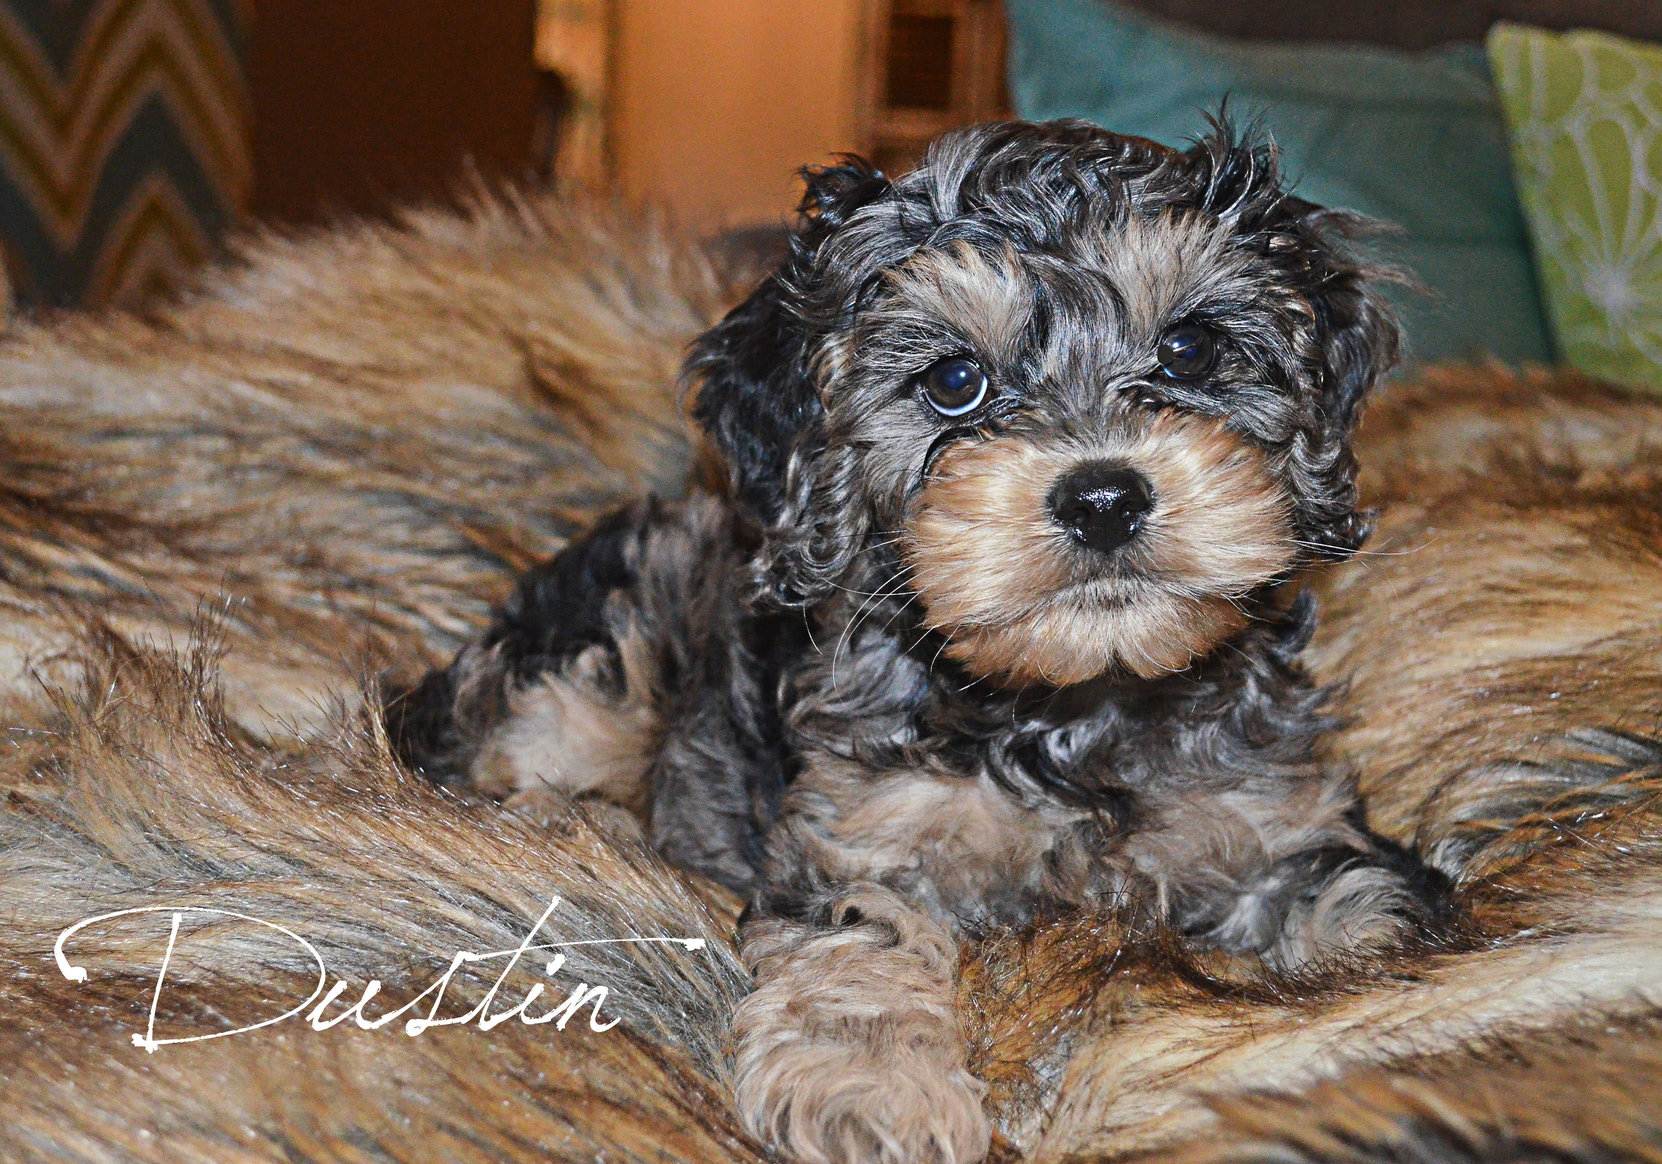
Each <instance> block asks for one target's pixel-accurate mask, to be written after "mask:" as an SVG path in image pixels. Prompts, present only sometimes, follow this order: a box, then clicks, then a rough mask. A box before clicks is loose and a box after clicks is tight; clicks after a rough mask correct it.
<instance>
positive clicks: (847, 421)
mask: <svg viewBox="0 0 1662 1164" xmlns="http://www.w3.org/2000/svg"><path fill="white" fill-rule="evenodd" d="M1354 225H1355V223H1354V222H1353V220H1352V219H1351V218H1349V217H1348V216H1346V215H1344V214H1342V213H1338V212H1334V211H1328V210H1323V209H1321V208H1318V207H1315V206H1312V205H1310V204H1308V203H1305V202H1302V201H1300V200H1298V199H1295V198H1292V197H1290V196H1289V195H1288V194H1287V193H1286V191H1285V190H1283V189H1282V187H1281V184H1280V181H1279V176H1278V174H1277V171H1276V166H1275V159H1274V155H1273V152H1272V151H1271V150H1269V149H1267V148H1266V147H1263V146H1261V145H1255V144H1252V143H1250V142H1248V143H1241V142H1238V141H1236V140H1235V139H1234V137H1233V135H1232V133H1231V132H1230V130H1229V129H1228V128H1227V127H1226V126H1220V127H1219V128H1218V129H1217V131H1216V133H1215V134H1214V135H1213V136H1212V137H1210V138H1208V139H1206V140H1204V141H1202V142H1200V143H1198V144H1197V145H1196V146H1195V147H1194V148H1192V149H1190V150H1188V151H1187V152H1178V151H1173V150H1169V149H1166V148H1164V147H1161V146H1157V145H1155V144H1154V143H1151V142H1148V141H1146V140H1143V139H1138V138H1128V137H1122V136H1117V135H1113V134H1110V133H1107V132H1105V131H1102V130H1099V129H1096V128H1094V127H1091V126H1088V125H1086V124H1084V123H1077V122H1054V123H1047V124H1043V125H1029V124H1007V125H1001V126H991V127H981V128H976V129H973V130H969V131H963V132H959V133H955V134H952V135H949V136H947V137H945V138H942V139H941V140H939V141H938V142H937V143H936V144H935V146H934V147H932V149H931V151H930V153H929V155H928V157H927V158H926V160H925V162H924V164H923V165H922V167H921V168H920V169H919V170H917V171H916V172H914V173H912V174H910V175H907V176H906V177H903V178H901V179H899V180H897V181H893V182H891V181H889V180H888V179H886V178H884V177H883V176H882V175H880V174H878V173H876V172H875V171H873V170H871V169H870V168H869V167H867V166H865V165H864V164H863V163H861V162H859V161H857V160H849V161H847V162H846V163H845V164H843V165H839V166H836V167H833V168H830V169H825V170H820V171H815V172H813V173H812V174H811V175H810V183H809V191H808V195H807V200H806V202H805V204H804V215H803V220H802V223H801V226H800V228H799V230H798V231H797V233H796V236H795V238H794V240H793V251H792V255H791V257H790V258H789V259H788V260H787V262H786V263H785V264H784V266H783V267H781V268H780V269H779V270H778V271H777V272H775V273H774V274H773V275H772V276H771V277H770V278H768V279H767V280H766V281H765V282H764V283H763V284H762V286H761V287H760V288H759V289H758V290H757V291H756V292H755V293H754V294H753V295H752V296H751V297H750V298H749V299H748V300H747V301H746V302H745V303H744V304H742V305H741V306H740V307H738V308H737V309H735V310H734V311H733V312H732V313H731V314H730V315H729V316H728V317H727V318H726V319H725V320H724V321H723V322H722V323H721V324H720V325H719V326H718V327H716V328H714V329H713V330H712V331H710V332H709V333H708V334H707V335H706V336H705V337H704V338H703V339H702V340H701V341H700V342H699V344H698V345H697V347H696V348H695V350H694V352H693V355H692V357H691V360H690V361H689V364H688V376H689V378H690V380H691V381H692V382H693V383H694V384H695V385H696V388H697V400H696V407H695V415H696V416H697V418H698V419H699V421H700V422H701V423H702V424H703V426H704V428H705V430H706V431H707V432H708V434H709V435H710V437H711V438H712V440H713V442H714V443H715V445H716V446H717V448H718V449H719V450H720V451H721V453H722V454H723V455H724V457H725V460H726V463H727V467H728V469H729V473H730V487H731V488H730V493H729V495H728V498H721V497H716V496H712V495H695V496H694V497H692V498H690V499H689V500H688V501H686V502H685V503H683V504H681V505H677V506H665V505H660V504H657V503H653V502H648V503H645V504H642V505H638V506H635V507H633V508H631V509H628V510H625V511H623V512H620V513H619V514H617V515H615V516H614V517H613V518H611V519H609V520H608V521H606V522H605V523H603V524H602V525H601V526H599V527H598V528H597V529H596V530H595V531H593V532H592V533H591V534H590V535H589V536H588V537H587V538H586V539H584V540H583V541H582V542H581V543H579V544H577V545H576V546H573V547H572V548H570V549H568V550H567V551H565V552H564V553H562V554H561V555H560V556H558V557H557V558H555V559H554V560H553V561H551V562H549V563H547V564H546V565H544V566H542V567H540V568H538V569H537V570H535V571H533V572H532V573H531V574H529V575H528V576H527V577H526V578H525V579H524V580H523V581H522V583H521V586H520V588H519V590H518V592H517V594H516V595H515V597H514V598H513V599H512V600H511V601H510V602H509V604H508V605H507V606H506V608H505V609H504V610H503V611H502V613H501V614H500V615H499V617H498V618H497V620H496V622H495V624H494V625H493V627H492V629H491V630H490V632H489V633H488V634H487V635H486V637H485V639H484V640H483V641H482V642H481V643H480V644H479V645H477V646H475V647H472V648H469V649H468V650H467V651H465V652H463V654H462V655H461V656H460V657H459V658H458V659H457V661H456V663H455V664H454V665H453V666H452V667H451V668H450V669H448V670H447V671H444V672H436V673H434V674H433V675H431V676H430V677H429V678H428V680H427V681H425V682H424V683H423V685H422V686H421V687H420V688H418V689H417V690H415V691H413V692H410V693H407V694H406V695H404V696H402V697H400V698H398V699H395V700H394V701H393V702H392V704H391V706H390V708H389V715H390V728H391V731H392V734H393V735H394V737H395V738H396V739H397V740H398V741H399V744H400V746H401V747H402V749H403V751H404V754H405V755H406V756H407V757H408V759H409V760H410V762H411V763H412V764H413V765H414V766H416V767H417V768H419V769H421V770H424V771H425V772H426V773H427V774H428V775H429V776H431V777H432V778H434V779H436V780H439V781H441V782H449V783H458V784H463V785H471V786H474V787H477V788H480V789H483V790H487V791H491V792H494V793H496V794H498V795H509V796H520V797H525V796H528V795H532V794H535V793H536V792H537V791H538V790H539V789H547V788H552V789H556V790H559V791H561V792H566V793H570V794H573V795H578V796H588V797H594V798H601V799H608V800H611V801H612V802H614V803H616V804H619V805H622V806H624V807H629V808H635V809H637V810H638V809H643V808H644V809H645V813H646V821H647V827H648V828H649V830H650V836H651V839H652V841H653V843H654V844H655V845H656V846H657V848H658V849H659V851H660V852H662V853H663V854H664V855H665V856H667V857H669V858H670V859H671V860H673V861H675V862H676V863H678V864H680V865H682V866H683V867H686V868H689V869H692V870H695V871H697V872H700V873H703V874H705V875H707V876H709V877H712V878H714V879H715V880H717V881H719V882H721V883H722V884H724V885H726V886H728V887H729V888H732V889H734V890H735V891H738V892H741V893H743V894H746V895H747V896H748V898H749V901H750V909H749V911H748V916H747V919H746V922H745V924H744V927H743V948H744V952H745V959H746V962H747V964H748V965H749V966H750V968H751V970H752V972H753V973H754V974H755V976H756V984H757V988H756V991H755V993H754V994H752V995H751V996H750V997H749V998H748V999H747V1000H746V1001H745V1002H744V1003H742V1004H741V1005H740V1007H739V1008H738V1010H737V1012H736V1013H735V1016H734V1033H735V1037H736V1047H737V1050H736V1064H735V1072H736V1075H735V1091H736V1099H737V1102H738V1105H739V1108H740V1111H741V1113H742V1114H743V1116H744V1118H745V1120H746V1122H747V1124H748V1126H749V1127H750V1128H751V1130H752V1131H753V1132H755V1133H756V1134H758V1135H761V1136H763V1137H764V1138H766V1139H768V1140H770V1141H771V1142H773V1143H775V1144H777V1145H779V1146H780V1147H782V1148H784V1149H785V1150H786V1151H788V1152H789V1153H791V1154H792V1155H793V1156H795V1157H797V1158H799V1159H802V1160H805V1161H811V1162H816V1164H817V1162H820V1161H827V1160H837V1161H860V1160H871V1161H878V1160H881V1161H896V1162H898V1161H914V1160H926V1161H927V1160H938V1161H943V1162H947V1164H952V1162H958V1164H964V1162H968V1161H973V1160H977V1159H979V1158H981V1157H982V1156H983V1155H985V1153H986V1152H987V1150H988V1146H989V1142H990V1141H989V1136H990V1126H989V1123H988V1120H987V1118H986V1116H985V1114H984V1112H983V1107H982V1090H983V1089H982V1084H981V1083H980V1082H979V1081H978V1080H976V1079H975V1078H974V1077H973V1076H972V1075H971V1074H970V1073H969V1072H968V1071H967V1069H966V1068H967V1048H966V1044H965V1042H964V1040H963V1036H962V1033H961V1030H960V1027H959V1020H958V1018H957V1016H956V1013H955V1011H954V1009H953V998H954V986H953V977H954V970H955V950H956V946H955V941H956V938H957V937H958V936H959V935H960V934H962V933H963V932H965V930H966V929H967V928H973V927H979V926H987V925H1012V924H1018V923H1021V922H1024V921H1026V920H1028V919H1029V918H1031V917H1033V916H1035V914H1037V913H1039V912H1042V911H1049V910H1054V909H1058V908H1064V909H1072V908H1080V907H1091V906H1101V905H1103V904H1105V903H1110V904H1113V905H1114V906H1116V907H1117V908H1118V909H1119V910H1120V911H1121V913H1122V916H1124V917H1126V918H1129V919H1131V921H1132V923H1133V924H1145V923H1148V922H1155V923H1159V924H1161V925H1166V926H1170V927H1172V928H1173V929H1174V930H1176V931H1177V932H1179V933H1181V934H1182V935H1184V936H1185V937H1186V938H1187V939H1189V940H1190V941H1191V942H1193V943H1194V944H1195V945H1197V946H1199V947H1203V948H1213V949H1219V950H1223V951H1229V952H1234V953H1245V954H1255V955H1258V956H1260V957H1261V958H1262V959H1263V962H1264V964H1265V965H1267V966H1268V967H1270V968H1272V969H1276V970H1281V971H1289V970H1295V969H1303V968H1308V967H1310V966H1311V965H1312V964H1315V963H1321V962H1329V961H1332V960H1335V959H1339V958H1343V957H1346V956H1350V955H1354V954H1356V953H1357V952H1359V951H1364V950H1370V949H1376V948H1378V947H1380V946H1382V945H1385V944H1388V943H1389V942H1391V941H1392V940H1394V939H1396V938H1398V937H1399V936H1400V935H1401V933H1402V932H1403V925H1404V922H1405V921H1407V920H1410V919H1414V918H1425V917H1427V916H1429V915H1430V914H1432V913H1434V912H1435V911H1436V908H1437V906H1436V904H1435V900H1434V899H1435V886H1434V878H1433V876H1432V875H1430V874H1429V873H1428V872H1427V871H1425V870H1423V869H1421V868H1420V867H1419V866H1418V865H1417V863H1416V862H1415V861H1414V860H1413V859H1412V858H1411V857H1410V856H1409V855H1408V854H1407V853H1406V851H1404V850H1402V849H1399V848H1397V847H1396V846H1394V845H1392V844H1391V843H1389V842H1387V841H1385V840H1383V839H1381V838H1379V837H1377V836H1375V835H1373V834H1372V833H1370V832H1369V831H1368V830H1367V829H1366V828H1365V827H1364V825H1363V823H1362V821H1361V814H1360V809H1359V805H1358V801H1357V799H1356V795H1355V791H1354V786H1353V783H1352V780H1351V777H1350V775H1349V774H1348V772H1347V771H1346V770H1345V769H1344V768H1343V767H1342V766H1338V765H1334V764H1331V763H1327V762H1324V760H1323V757H1322V756H1321V755H1320V754H1319V749H1320V742H1321V738H1322V735H1323V733H1324V731H1325V730H1326V729H1327V728H1328V726H1329V721H1328V719H1327V718H1326V716H1325V714H1324V712H1323V709H1322V703H1323V695H1322V693H1321V692H1320V691H1319V690H1318V689H1317V688H1316V687H1315V686H1314V685H1313V684H1312V683H1311V682H1310V681H1309V679H1308V678H1307V677H1306V675H1305V674H1304V672H1303V671H1302V670H1301V668H1300V666H1299V663H1298V656H1299V653H1300V651H1301V650H1302V649H1303V647H1304V646H1305V644H1306V643H1307V642H1308V640H1309V637H1310V635H1311V633H1312V632H1313V629H1314V611H1313V606H1312V604H1311V603H1310V602H1308V601H1307V600H1306V599H1305V598H1303V597H1300V595H1299V591H1300V584H1299V581H1298V579H1299V576H1300V571H1301V570H1302V568H1304V567H1306V566H1309V565H1310V564H1312V563H1315V562H1319V561H1332V560H1339V559H1343V558H1345V557H1346V556H1348V555H1350V554H1351V553H1352V552H1354V551H1355V550H1356V549H1357V548H1358V547H1359V546H1360V544H1361V542H1362V540H1363V538H1364V537H1365V535H1366V532H1367V521H1366V519H1365V517H1364V516H1363V515H1362V514H1361V513H1360V512H1359V511H1358V508H1357V492H1356V483H1355V477H1356V467H1355V461H1354V459H1353V457H1352V453H1351V429H1352V425H1353V422H1354V420H1355V417H1356V414H1357V408H1358V405H1359V404H1360V402H1361V400H1362V398H1363V396H1364V394H1365V393H1366V392H1367V390H1368V389H1369V388H1370V387H1371V385H1372V384H1373V382H1374V381H1375V379H1376V378H1377V377H1378V376H1379V375H1380V374H1381V372H1382V371H1383V370H1384V369H1386V368H1387V367H1389V366H1390V364H1391V363H1392V361H1393V359H1394V356H1395V352H1396V345H1397V335H1396V329H1395V326H1394V324H1393V323H1392V321H1391V319H1390V317H1389V315H1388V313H1387V312H1386V310H1385V309H1384V308H1383V307H1382V305H1381V303H1380V301H1379V300H1378V299H1377V298H1376V295H1375V290H1374V283H1375V282H1376V281H1377V279H1378V277H1379V276H1380V273H1379V272H1377V271H1375V270H1373V269H1371V268H1369V267H1368V266H1366V265H1365V264H1363V263H1361V262H1360V261H1359V260H1357V259H1356V258H1355V257H1354V256H1353V255H1352V254H1351V253H1350V251H1349V249H1348V248H1347V246H1346V244H1345V243H1344V241H1343V236H1344V235H1345V233H1346V232H1347V231H1348V230H1349V229H1350V228H1351V227H1353V226H1354ZM1197 335H1198V336H1199V338H1198V339H1196V338H1195V337H1196V336H1197ZM1184 337H1188V338H1187V340H1185V339H1184ZM1185 342H1187V343H1199V344H1204V345H1205V350H1204V353H1203V355H1204V357H1205V358H1204V360H1200V359H1199V358H1198V357H1197V358H1196V360H1197V363H1203V364H1204V366H1199V367H1198V370H1197V367H1196V366H1193V365H1190V364H1184V363H1182V362H1181V361H1177V362H1174V361H1176V357H1174V356H1173V355H1172V345H1174V344H1181V343H1185ZM966 366H967V367H968V368H969V369H970V373H972V374H973V376H974V377H980V378H981V384H982V390H981V391H980V392H979V394H977V395H976V396H975V397H974V399H973V400H971V401H969V402H968V403H965V404H964V406H963V407H960V408H956V409H954V408H951V407H947V406H946V405H945V404H943V402H942V401H941V400H940V399H939V398H938V397H937V396H936V395H934V393H935V392H936V388H934V387H932V385H933V384H934V379H933V377H935V376H936V375H937V372H938V370H939V369H942V368H956V369H957V370H958V372H959V373H960V374H964V373H963V369H964V368H965V367H966ZM1104 480H1111V481H1112V482H1115V484H1114V485H1113V488H1112V490H1110V489H1109V487H1108V486H1106V485H1102V484H1101V483H1100V482H1102V481H1104ZM1128 480H1129V482H1130V483H1129V484H1125V482H1127V481H1128ZM1079 481H1085V482H1089V483H1090V484H1089V485H1088V486H1087V485H1081V484H1075V483H1076V482H1079ZM1128 496H1135V497H1139V498H1140V501H1137V502H1135V503H1134V504H1131V505H1130V506H1129V507H1127V506H1125V505H1123V504H1122V502H1121V501H1120V500H1118V499H1120V498H1124V497H1128ZM1103 498H1107V500H1102V499H1103ZM1081 506H1088V507H1089V512H1086V511H1085V510H1082V509H1081V508H1080V507H1081ZM1093 515H1094V516H1093ZM1099 519H1100V520H1102V521H1109V522H1118V523H1119V524H1120V525H1121V526H1123V527H1124V528H1123V529H1121V530H1120V533H1119V534H1116V535H1113V537H1112V539H1111V540H1108V535H1105V534H1102V533H1101V532H1100V531H1099V530H1098V527H1097V526H1095V525H1093V524H1091V523H1092V522H1095V521H1098V520H1099Z"/></svg>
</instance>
